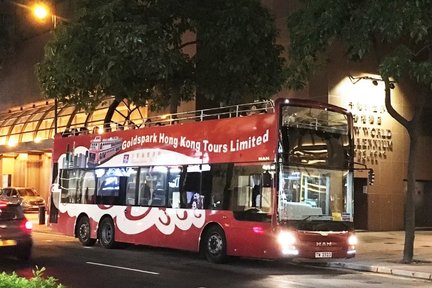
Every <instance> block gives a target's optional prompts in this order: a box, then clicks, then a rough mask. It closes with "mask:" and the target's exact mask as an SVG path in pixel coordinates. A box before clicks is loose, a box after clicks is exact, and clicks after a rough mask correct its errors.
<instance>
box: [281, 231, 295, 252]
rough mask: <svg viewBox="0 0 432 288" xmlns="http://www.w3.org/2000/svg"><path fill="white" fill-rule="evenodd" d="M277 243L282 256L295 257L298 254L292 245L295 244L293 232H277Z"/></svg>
mask: <svg viewBox="0 0 432 288" xmlns="http://www.w3.org/2000/svg"><path fill="white" fill-rule="evenodd" d="M277 241H278V242H279V245H280V247H281V252H282V254H283V255H287V256H296V255H298V254H299V251H298V250H297V248H296V247H295V245H294V244H295V243H296V242H297V239H296V236H295V234H294V232H290V231H281V232H279V234H278V236H277Z"/></svg>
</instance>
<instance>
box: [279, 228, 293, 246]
mask: <svg viewBox="0 0 432 288" xmlns="http://www.w3.org/2000/svg"><path fill="white" fill-rule="evenodd" d="M278 242H279V244H280V245H282V246H290V245H294V244H295V242H296V237H295V235H294V233H293V232H288V231H282V232H280V233H279V235H278Z"/></svg>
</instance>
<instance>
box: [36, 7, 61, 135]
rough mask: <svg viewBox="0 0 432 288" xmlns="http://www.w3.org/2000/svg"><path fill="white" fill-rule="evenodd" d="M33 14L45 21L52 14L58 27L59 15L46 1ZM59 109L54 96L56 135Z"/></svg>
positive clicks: (54, 25) (55, 132)
mask: <svg viewBox="0 0 432 288" xmlns="http://www.w3.org/2000/svg"><path fill="white" fill-rule="evenodd" d="M32 11H33V15H34V17H35V18H36V19H39V20H41V21H44V20H45V19H46V18H48V17H50V16H51V23H52V30H55V29H56V28H57V16H56V15H55V13H54V12H53V11H52V10H51V9H50V8H49V7H48V6H47V5H45V4H44V3H36V4H34V6H33V8H32ZM57 110H58V100H57V97H54V136H55V135H57V117H58V114H57Z"/></svg>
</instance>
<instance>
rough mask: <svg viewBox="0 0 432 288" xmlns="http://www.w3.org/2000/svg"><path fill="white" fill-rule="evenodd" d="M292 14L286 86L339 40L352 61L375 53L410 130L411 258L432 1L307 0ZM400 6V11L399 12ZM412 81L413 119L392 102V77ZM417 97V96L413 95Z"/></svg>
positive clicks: (431, 79)
mask: <svg viewBox="0 0 432 288" xmlns="http://www.w3.org/2000/svg"><path fill="white" fill-rule="evenodd" d="M302 2H303V3H302V4H303V6H302V8H300V9H299V10H297V11H296V12H294V13H292V14H291V15H290V16H289V19H288V29H289V32H290V39H291V43H290V46H289V51H288V53H289V60H288V62H289V63H288V74H289V79H288V85H289V87H292V88H300V87H303V86H304V85H305V83H306V82H307V80H308V77H310V75H311V73H313V72H314V71H316V69H317V68H318V67H319V64H320V63H321V61H322V59H323V57H322V56H323V55H325V53H326V51H328V49H329V48H330V47H332V45H335V44H336V42H337V44H338V45H342V47H344V48H345V50H346V57H347V58H349V59H350V60H354V61H361V60H363V59H364V58H365V57H366V56H369V57H376V70H377V71H378V73H379V74H380V75H381V77H382V80H383V81H384V83H385V105H386V108H387V111H388V112H389V114H390V115H391V116H392V117H393V118H394V119H395V120H396V121H397V122H398V123H400V124H401V125H402V126H403V127H404V128H405V129H406V130H407V132H408V134H409V140H410V149H409V155H408V175H407V179H408V185H407V193H406V199H405V218H404V219H405V220H404V221H405V245H404V252H403V260H402V261H403V262H404V263H411V262H412V260H413V254H414V253H413V250H414V238H415V206H414V191H415V176H416V172H415V170H416V162H415V155H416V153H417V146H418V145H417V139H418V137H419V136H420V135H421V117H422V113H423V108H424V104H425V102H426V100H427V97H430V96H431V88H432V61H431V59H432V49H431V48H432V42H431V40H432V35H431V32H432V18H431V17H430V11H431V10H432V1H428V0H424V1H405V0H392V1H374V0H362V1H326V0H304V1H302ZM395 11H397V13H395ZM392 78H394V79H395V80H396V81H398V84H399V85H410V87H414V89H411V90H414V91H416V92H417V94H416V95H415V97H414V99H415V100H413V111H412V112H413V113H412V115H413V116H412V118H411V119H406V118H404V117H403V116H402V115H401V114H399V113H398V112H397V111H396V110H395V108H394V107H393V106H392V103H391V97H390V96H391V95H390V94H391V93H390V91H391V90H390V84H392V83H391V82H390V79H392ZM413 96H414V95H413Z"/></svg>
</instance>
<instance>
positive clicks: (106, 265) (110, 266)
mask: <svg viewBox="0 0 432 288" xmlns="http://www.w3.org/2000/svg"><path fill="white" fill-rule="evenodd" d="M86 264H89V265H96V266H103V267H109V268H115V269H122V270H128V271H134V272H140V273H146V274H153V275H159V273H158V272H153V271H146V270H139V269H133V268H128V267H122V266H114V265H109V264H103V263H96V262H86Z"/></svg>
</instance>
